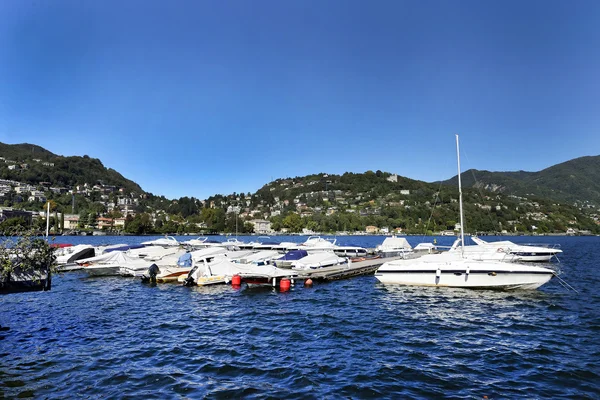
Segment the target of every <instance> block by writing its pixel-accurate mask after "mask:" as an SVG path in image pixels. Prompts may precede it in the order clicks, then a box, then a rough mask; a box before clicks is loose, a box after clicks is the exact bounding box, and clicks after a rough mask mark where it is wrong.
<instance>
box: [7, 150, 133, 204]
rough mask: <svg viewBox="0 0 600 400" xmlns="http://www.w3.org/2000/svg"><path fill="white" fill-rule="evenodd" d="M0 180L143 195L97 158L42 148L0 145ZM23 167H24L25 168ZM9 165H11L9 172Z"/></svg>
mask: <svg viewBox="0 0 600 400" xmlns="http://www.w3.org/2000/svg"><path fill="white" fill-rule="evenodd" d="M0 157H3V158H4V160H0V178H2V179H10V180H15V181H19V182H26V183H30V184H34V185H37V184H39V183H40V182H49V183H51V184H52V185H56V186H68V187H73V186H75V185H77V184H84V183H88V184H91V185H94V184H96V183H99V182H100V183H102V184H104V185H112V186H116V187H119V188H124V189H125V190H126V191H128V192H136V193H144V191H143V190H142V188H141V187H140V186H139V185H138V184H137V183H135V182H133V181H131V180H129V179H127V178H125V177H123V175H121V174H120V173H119V172H117V171H115V170H114V169H112V168H106V167H105V166H104V165H103V164H102V162H101V161H100V160H99V159H97V158H91V157H89V156H87V155H86V156H82V157H81V156H68V157H65V156H59V155H56V154H54V153H52V152H50V151H48V150H46V149H44V148H43V147H40V146H37V145H34V144H29V143H21V144H6V143H0ZM25 164H26V165H25ZM10 165H14V166H15V167H13V169H10V168H9V167H10Z"/></svg>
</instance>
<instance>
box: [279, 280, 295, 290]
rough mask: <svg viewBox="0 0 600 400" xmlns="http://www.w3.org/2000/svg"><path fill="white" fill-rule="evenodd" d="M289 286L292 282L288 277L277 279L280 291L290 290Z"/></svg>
mask: <svg viewBox="0 0 600 400" xmlns="http://www.w3.org/2000/svg"><path fill="white" fill-rule="evenodd" d="M291 286H292V282H290V280H289V279H288V278H283V279H282V280H281V281H279V290H281V291H282V292H287V291H288V290H290V287H291Z"/></svg>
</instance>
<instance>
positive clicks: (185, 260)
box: [177, 253, 192, 267]
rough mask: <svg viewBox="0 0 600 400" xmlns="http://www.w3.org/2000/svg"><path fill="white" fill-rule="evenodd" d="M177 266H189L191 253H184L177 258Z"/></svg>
mask: <svg viewBox="0 0 600 400" xmlns="http://www.w3.org/2000/svg"><path fill="white" fill-rule="evenodd" d="M177 266H179V267H191V266H192V255H191V254H190V253H185V254H183V255H182V256H181V257H179V260H177Z"/></svg>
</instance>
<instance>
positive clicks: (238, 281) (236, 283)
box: [231, 275, 242, 286]
mask: <svg viewBox="0 0 600 400" xmlns="http://www.w3.org/2000/svg"><path fill="white" fill-rule="evenodd" d="M241 284H242V277H241V276H239V275H234V276H232V277H231V285H232V286H240V285H241Z"/></svg>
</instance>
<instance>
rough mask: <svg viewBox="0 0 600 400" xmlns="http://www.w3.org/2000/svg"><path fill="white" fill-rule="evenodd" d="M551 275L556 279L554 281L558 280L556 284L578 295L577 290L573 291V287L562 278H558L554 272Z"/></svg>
mask: <svg viewBox="0 0 600 400" xmlns="http://www.w3.org/2000/svg"><path fill="white" fill-rule="evenodd" d="M552 274H553V275H554V276H555V277H556V279H558V283H560V284H561V286H562V287H564V288H565V289H569V290H572V291H574V292H575V293H577V294H579V292H578V291H577V289H575V288H574V287H573V286H571V285H569V284H568V283H567V281H565V280H564V279H563V278H561V277H560V276H558V274H557V273H556V272H553V273H552Z"/></svg>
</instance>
